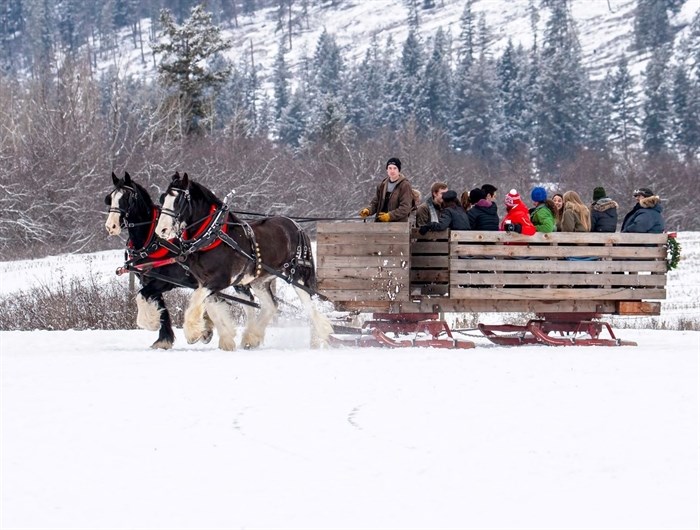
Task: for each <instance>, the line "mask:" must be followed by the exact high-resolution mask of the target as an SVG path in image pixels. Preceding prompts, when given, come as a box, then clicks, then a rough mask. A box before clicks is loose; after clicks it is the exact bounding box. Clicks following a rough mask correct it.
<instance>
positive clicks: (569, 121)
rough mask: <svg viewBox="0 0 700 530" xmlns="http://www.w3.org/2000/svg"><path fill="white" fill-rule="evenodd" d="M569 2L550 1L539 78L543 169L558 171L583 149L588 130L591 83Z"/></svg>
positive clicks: (538, 141) (538, 138) (539, 143)
mask: <svg viewBox="0 0 700 530" xmlns="http://www.w3.org/2000/svg"><path fill="white" fill-rule="evenodd" d="M567 1H568V0H550V1H549V4H550V9H551V15H550V18H549V20H548V21H547V25H546V31H545V36H544V43H543V48H542V52H541V61H540V65H539V67H540V70H539V77H538V83H537V84H538V85H539V86H538V88H539V96H538V101H537V103H538V108H536V109H535V111H534V112H535V118H536V123H537V127H536V131H535V134H536V146H537V155H538V160H539V162H540V163H541V164H542V166H543V167H544V168H546V169H549V170H555V169H556V168H557V167H558V166H559V164H560V163H561V162H562V161H564V160H567V159H572V158H573V157H574V155H575V154H576V152H577V151H578V150H579V149H581V148H582V147H583V146H584V143H585V139H586V135H587V131H588V129H589V112H588V108H589V105H590V92H589V82H588V77H587V76H586V73H585V71H584V70H583V67H582V66H581V49H580V45H579V43H578V41H577V39H576V35H575V30H574V28H573V21H571V20H570V18H569V14H568V5H567Z"/></svg>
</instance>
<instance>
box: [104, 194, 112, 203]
mask: <svg viewBox="0 0 700 530" xmlns="http://www.w3.org/2000/svg"><path fill="white" fill-rule="evenodd" d="M105 204H106V205H107V206H111V205H112V194H111V193H109V194H107V195H105Z"/></svg>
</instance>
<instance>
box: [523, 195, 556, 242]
mask: <svg viewBox="0 0 700 530" xmlns="http://www.w3.org/2000/svg"><path fill="white" fill-rule="evenodd" d="M530 198H531V199H532V202H534V203H535V207H534V208H532V209H531V210H530V220H531V221H532V224H533V225H535V229H536V230H537V231H538V232H543V233H549V232H556V230H557V220H556V215H557V214H556V206H554V203H553V202H552V201H551V200H548V199H547V191H546V190H545V189H544V188H542V187H539V186H538V187H536V188H533V189H532V192H531V193H530Z"/></svg>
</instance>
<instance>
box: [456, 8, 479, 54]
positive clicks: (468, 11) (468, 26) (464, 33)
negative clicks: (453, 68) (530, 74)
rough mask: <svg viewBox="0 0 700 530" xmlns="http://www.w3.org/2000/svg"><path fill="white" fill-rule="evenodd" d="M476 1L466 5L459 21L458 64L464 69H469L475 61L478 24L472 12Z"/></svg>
mask: <svg viewBox="0 0 700 530" xmlns="http://www.w3.org/2000/svg"><path fill="white" fill-rule="evenodd" d="M473 5H474V0H467V1H466V3H465V4H464V10H463V11H462V16H461V17H460V19H459V28H460V31H459V39H458V45H457V63H458V64H459V65H460V66H461V67H462V68H468V67H469V65H470V64H471V63H472V62H473V61H474V56H475V54H474V46H475V45H474V41H475V40H476V23H475V19H474V13H473V11H472V8H473Z"/></svg>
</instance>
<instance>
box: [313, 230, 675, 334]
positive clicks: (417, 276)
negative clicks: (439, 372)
mask: <svg viewBox="0 0 700 530" xmlns="http://www.w3.org/2000/svg"><path fill="white" fill-rule="evenodd" d="M317 234H318V243H317V244H318V246H317V255H318V259H317V263H318V264H317V271H318V288H319V292H321V293H322V294H323V295H325V296H326V297H328V298H329V299H330V300H332V301H333V302H334V304H335V306H336V309H337V310H339V311H350V312H355V313H372V314H373V315H374V316H373V317H372V318H370V319H369V320H368V321H367V322H366V323H365V325H364V326H363V328H355V329H354V330H348V329H347V328H345V329H343V330H341V331H343V333H338V334H336V335H334V336H333V337H332V340H333V341H334V342H336V343H340V344H343V343H346V344H359V345H368V346H377V345H382V346H393V347H407V346H433V347H446V348H468V347H473V346H474V343H473V342H471V341H468V340H462V339H459V338H455V336H454V334H453V333H452V331H451V330H450V329H449V327H448V326H447V324H446V323H445V321H444V320H443V319H442V318H441V317H440V315H442V314H444V313H528V314H533V313H534V314H535V315H536V318H533V319H530V320H529V321H528V322H527V323H526V324H523V325H512V324H497V325H496V324H479V326H478V329H479V330H480V331H481V333H482V334H483V335H484V336H485V337H486V338H488V339H489V340H490V341H492V342H494V343H496V344H500V345H508V346H516V345H521V344H547V345H552V346H565V345H598V346H623V345H635V344H636V343H634V342H632V341H625V340H621V339H618V338H617V337H615V335H614V333H613V330H612V328H611V327H610V325H609V324H608V323H607V322H604V321H601V320H600V319H601V318H603V317H605V316H607V315H658V314H660V309H661V304H660V302H659V300H663V299H665V297H666V270H667V269H666V255H667V238H668V236H667V234H621V233H612V234H601V233H551V234H535V235H534V236H523V235H520V234H517V233H513V232H483V231H453V232H449V231H446V232H440V233H428V234H426V235H425V236H421V235H420V234H419V233H418V231H417V230H415V229H411V228H410V227H409V226H408V224H407V223H319V225H318V232H317Z"/></svg>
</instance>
